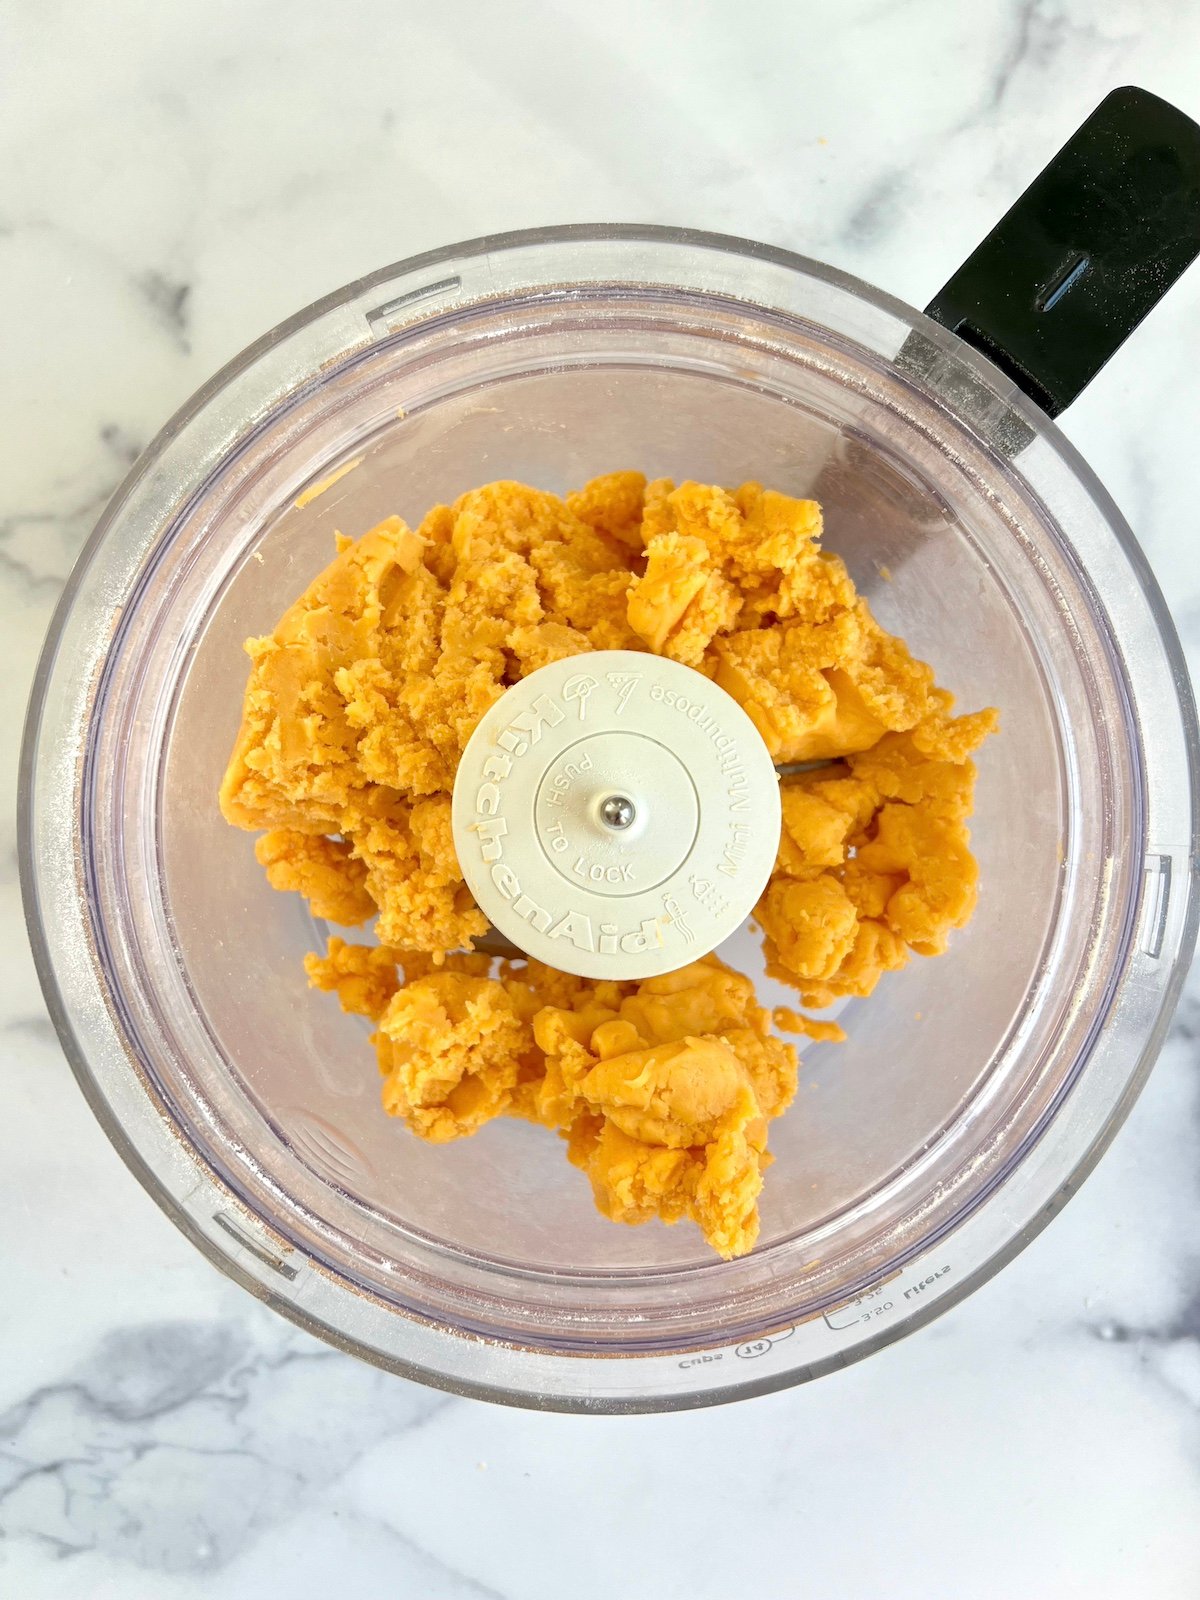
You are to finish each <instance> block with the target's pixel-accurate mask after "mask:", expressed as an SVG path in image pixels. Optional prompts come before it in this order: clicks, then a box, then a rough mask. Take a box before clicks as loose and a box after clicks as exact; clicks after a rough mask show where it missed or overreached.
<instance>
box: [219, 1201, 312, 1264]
mask: <svg viewBox="0 0 1200 1600" xmlns="http://www.w3.org/2000/svg"><path fill="white" fill-rule="evenodd" d="M213 1221H214V1222H215V1223H216V1225H217V1227H218V1228H223V1229H224V1231H225V1232H226V1233H227V1234H229V1236H230V1238H231V1239H236V1240H237V1242H238V1244H240V1245H241V1247H242V1249H243V1250H249V1252H250V1254H251V1255H252V1256H257V1257H258V1259H259V1260H260V1261H261V1262H263V1263H264V1264H265V1265H266V1266H268V1267H271V1268H272V1269H273V1270H274V1271H275V1272H278V1273H279V1274H280V1276H281V1277H284V1278H295V1277H298V1276H299V1268H297V1267H292V1266H289V1265H288V1263H287V1262H286V1261H284V1260H283V1258H282V1257H281V1256H277V1255H276V1254H275V1253H274V1252H273V1251H271V1250H268V1249H267V1248H266V1246H265V1245H261V1244H259V1243H258V1241H257V1240H256V1239H252V1238H251V1237H250V1235H249V1234H248V1233H247V1232H246V1230H245V1229H244V1228H243V1227H242V1225H241V1224H240V1223H239V1222H235V1221H234V1219H233V1218H232V1217H231V1216H229V1215H227V1213H225V1212H224V1211H214V1212H213Z"/></svg>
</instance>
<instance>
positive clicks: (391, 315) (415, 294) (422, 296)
mask: <svg viewBox="0 0 1200 1600" xmlns="http://www.w3.org/2000/svg"><path fill="white" fill-rule="evenodd" d="M461 288H462V279H461V278H459V277H454V278H439V279H438V280H437V282H436V283H426V284H423V285H422V286H421V288H419V289H410V290H409V292H408V293H407V294H401V295H397V296H396V298H395V299H394V300H385V301H384V303H383V305H381V306H376V307H375V308H374V310H372V311H368V312H367V313H366V317H367V324H368V326H369V327H370V329H371V332H372V333H374V334H376V335H378V334H380V333H387V332H389V331H390V329H391V327H392V324H393V323H394V322H395V321H396V320H397V316H398V313H399V312H401V311H406V310H407V309H408V307H409V306H413V305H416V304H417V303H418V302H419V301H421V300H430V299H432V298H433V296H434V295H435V294H456V293H457V292H458V290H460V289H461Z"/></svg>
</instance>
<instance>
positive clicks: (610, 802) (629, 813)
mask: <svg viewBox="0 0 1200 1600" xmlns="http://www.w3.org/2000/svg"><path fill="white" fill-rule="evenodd" d="M636 816H637V812H636V810H635V809H634V805H633V801H632V800H627V799H626V798H625V796H624V795H623V794H610V795H609V797H608V799H607V800H602V801H601V802H600V820H601V822H603V824H604V825H605V827H606V828H627V827H628V826H629V824H630V823H631V822H632V821H633V819H634V817H636Z"/></svg>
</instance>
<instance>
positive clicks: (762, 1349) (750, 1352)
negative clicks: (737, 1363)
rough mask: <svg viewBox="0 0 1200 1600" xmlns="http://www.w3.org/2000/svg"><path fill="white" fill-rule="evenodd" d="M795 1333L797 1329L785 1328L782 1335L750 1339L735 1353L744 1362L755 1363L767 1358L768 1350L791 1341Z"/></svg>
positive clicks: (776, 1334) (775, 1334)
mask: <svg viewBox="0 0 1200 1600" xmlns="http://www.w3.org/2000/svg"><path fill="white" fill-rule="evenodd" d="M795 1331H796V1330H795V1328H784V1330H783V1331H782V1333H773V1334H771V1335H770V1337H769V1338H765V1339H750V1340H748V1341H747V1342H746V1343H745V1344H739V1345H738V1347H737V1349H736V1350H735V1351H734V1352H733V1353H734V1355H735V1356H739V1357H740V1358H741V1359H742V1360H743V1361H755V1360H757V1358H758V1357H759V1356H765V1355H766V1353H767V1351H768V1350H771V1349H773V1348H774V1347H775V1345H777V1344H780V1343H782V1341H783V1340H784V1339H790V1338H791V1337H792V1335H793V1334H794V1333H795Z"/></svg>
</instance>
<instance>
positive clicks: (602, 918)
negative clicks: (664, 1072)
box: [452, 650, 779, 979]
mask: <svg viewBox="0 0 1200 1600" xmlns="http://www.w3.org/2000/svg"><path fill="white" fill-rule="evenodd" d="M452 818H453V829H454V845H455V849H456V851H457V853H458V860H459V864H460V866H461V867H462V872H463V877H464V878H465V879H466V882H467V886H468V888H469V889H470V890H471V893H472V894H473V895H474V897H475V900H476V902H477V903H478V905H479V907H480V909H481V910H482V911H483V912H484V914H485V915H486V916H487V917H488V918H489V920H490V921H491V922H492V924H493V926H494V927H496V928H497V929H498V930H499V932H500V933H502V934H504V935H505V937H506V938H508V939H510V940H511V941H512V942H513V944H515V945H517V946H518V948H520V949H522V950H524V951H525V952H526V953H527V954H528V955H531V956H533V957H535V958H536V959H537V960H539V961H544V962H546V963H547V965H549V966H552V967H558V968H560V969H561V970H563V971H565V972H574V973H578V974H580V975H582V976H585V977H592V978H617V979H625V978H645V977H651V976H654V975H655V974H657V973H662V972H670V971H673V970H674V969H675V968H676V967H681V966H684V965H686V963H687V962H689V961H694V960H696V959H697V958H698V957H699V956H702V955H706V954H707V953H708V952H709V951H710V950H712V949H714V948H715V946H716V945H718V944H720V942H721V941H722V940H723V939H725V938H727V937H728V936H729V935H730V934H731V933H733V932H734V931H735V930H736V929H737V928H738V927H740V926H741V924H742V923H743V922H744V921H745V919H746V917H747V916H748V915H749V913H750V911H751V910H752V908H753V906H754V903H755V901H756V900H757V899H758V897H759V895H760V894H761V893H762V890H763V887H764V885H765V884H766V881H767V878H768V877H769V875H770V872H771V868H772V867H773V866H774V863H775V854H776V851H777V849H778V845H779V784H778V779H777V777H776V773H775V768H774V766H773V765H772V762H771V758H770V756H769V755H768V753H767V748H766V746H765V745H764V743H763V741H762V738H761V736H760V735H759V733H758V730H757V729H756V728H755V726H754V724H753V723H752V722H751V721H750V719H749V717H747V715H746V713H745V712H744V711H743V710H742V708H741V707H740V706H739V705H738V704H737V702H736V701H735V700H733V699H732V698H731V697H730V696H729V695H727V694H726V693H725V692H724V690H722V689H718V688H717V687H716V685H715V684H713V683H710V682H709V680H708V679H707V678H705V677H703V676H702V675H701V674H700V673H698V672H694V671H693V670H692V669H691V668H690V667H684V666H680V665H679V663H678V662H675V661H669V660H665V659H663V658H661V657H658V656H652V655H642V654H640V653H637V652H634V651H627V650H602V651H596V652H594V653H592V654H590V655H583V656H572V657H570V658H569V659H568V660H565V661H556V662H553V663H552V664H551V665H550V666H548V667H542V668H540V669H539V670H538V671H537V672H533V673H531V674H530V675H529V677H527V678H523V679H522V680H521V682H520V683H518V684H515V685H514V686H513V687H512V688H511V689H509V690H507V691H506V693H505V694H504V695H503V697H502V698H501V699H500V700H498V701H497V702H496V704H495V705H494V706H493V707H492V708H491V710H490V711H488V712H487V713H486V715H485V716H483V717H482V718H481V719H480V722H479V724H478V725H477V727H476V728H475V731H474V733H473V734H472V735H471V738H470V740H469V741H468V743H467V748H466V750H465V751H464V752H463V757H462V760H461V761H460V763H459V767H458V772H457V773H456V775H455V780H454V803H453V810H452Z"/></svg>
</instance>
